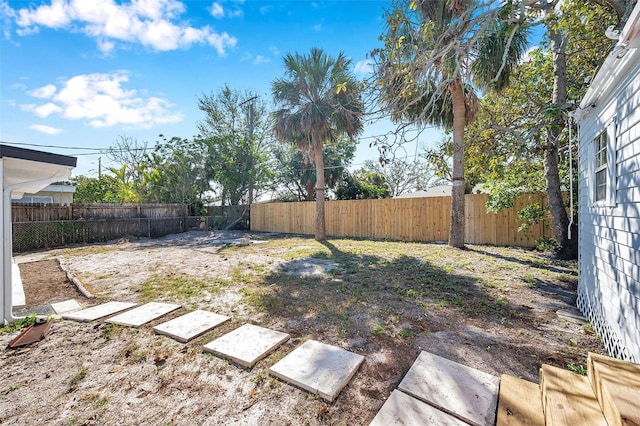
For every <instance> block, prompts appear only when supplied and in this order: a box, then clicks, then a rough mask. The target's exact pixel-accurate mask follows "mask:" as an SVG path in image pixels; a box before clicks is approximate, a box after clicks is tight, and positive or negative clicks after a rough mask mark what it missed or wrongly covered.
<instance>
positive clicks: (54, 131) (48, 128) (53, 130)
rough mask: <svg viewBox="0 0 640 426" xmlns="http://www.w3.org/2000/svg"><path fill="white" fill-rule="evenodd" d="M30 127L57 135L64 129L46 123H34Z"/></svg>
mask: <svg viewBox="0 0 640 426" xmlns="http://www.w3.org/2000/svg"><path fill="white" fill-rule="evenodd" d="M29 128H31V129H33V130H36V131H38V132H40V133H45V134H47V135H57V134H59V133H62V129H58V128H57V127H51V126H45V125H44V124H32V125H31V126H29Z"/></svg>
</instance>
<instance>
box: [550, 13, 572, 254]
mask: <svg viewBox="0 0 640 426" xmlns="http://www.w3.org/2000/svg"><path fill="white" fill-rule="evenodd" d="M547 25H548V26H547V31H548V35H549V40H550V41H551V49H552V51H553V95H552V96H553V99H552V100H551V102H552V104H553V105H556V106H558V110H557V116H556V117H555V118H554V120H553V122H552V123H551V124H550V125H549V126H548V129H547V136H546V143H545V148H544V177H545V181H546V183H547V199H548V201H549V210H550V211H551V220H552V222H553V230H554V233H555V235H556V242H557V243H558V250H557V256H558V258H560V259H576V258H577V257H578V238H577V235H576V233H575V232H572V238H571V240H569V231H568V227H569V217H568V216H567V210H566V208H565V206H564V200H563V199H562V189H561V188H562V187H561V182H560V173H559V171H558V162H559V155H558V143H559V139H560V134H561V133H562V130H563V129H564V126H565V120H564V112H565V111H564V109H563V108H562V107H561V106H562V105H566V103H567V58H566V54H565V49H564V43H563V40H562V36H561V35H560V33H559V32H558V31H556V30H554V29H553V27H551V26H550V25H549V24H547ZM570 196H572V195H570Z"/></svg>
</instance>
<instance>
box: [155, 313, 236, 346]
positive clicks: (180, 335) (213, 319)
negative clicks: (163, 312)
mask: <svg viewBox="0 0 640 426" xmlns="http://www.w3.org/2000/svg"><path fill="white" fill-rule="evenodd" d="M230 319H231V318H230V317H226V316H224V315H218V314H214V313H213V312H208V311H203V310H200V309H198V310H196V311H193V312H189V313H188V314H186V315H182V316H181V317H178V318H174V319H172V320H171V321H167V322H163V323H162V324H159V325H156V326H155V327H153V330H154V331H155V332H156V333H158V334H164V335H166V336H169V337H172V338H174V339H176V340H177V341H178V342H182V343H186V342H188V341H189V340H191V339H195V338H196V337H198V336H200V335H202V334H204V333H206V332H207V331H209V330H211V329H213V328H216V327H217V326H219V325H221V324H224V323H225V322H227V321H229V320H230Z"/></svg>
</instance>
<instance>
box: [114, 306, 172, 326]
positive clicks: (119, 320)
mask: <svg viewBox="0 0 640 426" xmlns="http://www.w3.org/2000/svg"><path fill="white" fill-rule="evenodd" d="M179 308H180V305H176V304H173V303H160V302H149V303H145V304H144V305H142V306H138V307H137V308H134V309H131V310H130V311H127V312H124V313H122V314H120V315H116V316H115V317H111V318H109V319H108V320H107V322H109V323H112V324H120V325H126V326H130V327H140V326H141V325H144V324H146V323H148V322H151V321H153V320H154V319H157V318H160V317H161V316H163V315H166V314H168V313H169V312H173V311H175V310H176V309H179Z"/></svg>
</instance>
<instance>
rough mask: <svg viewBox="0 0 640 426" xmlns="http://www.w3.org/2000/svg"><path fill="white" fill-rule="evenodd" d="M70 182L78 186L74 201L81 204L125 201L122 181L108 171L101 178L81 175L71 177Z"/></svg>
mask: <svg viewBox="0 0 640 426" xmlns="http://www.w3.org/2000/svg"><path fill="white" fill-rule="evenodd" d="M69 183H70V184H71V185H74V186H75V188H76V192H75V194H73V202H74V203H80V204H93V203H123V202H124V200H123V199H122V198H120V195H119V190H120V183H119V182H118V180H117V179H116V178H115V177H113V176H111V175H108V174H106V173H103V174H102V175H101V176H100V177H99V178H94V177H89V176H84V175H79V176H74V177H72V178H71V179H69Z"/></svg>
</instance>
